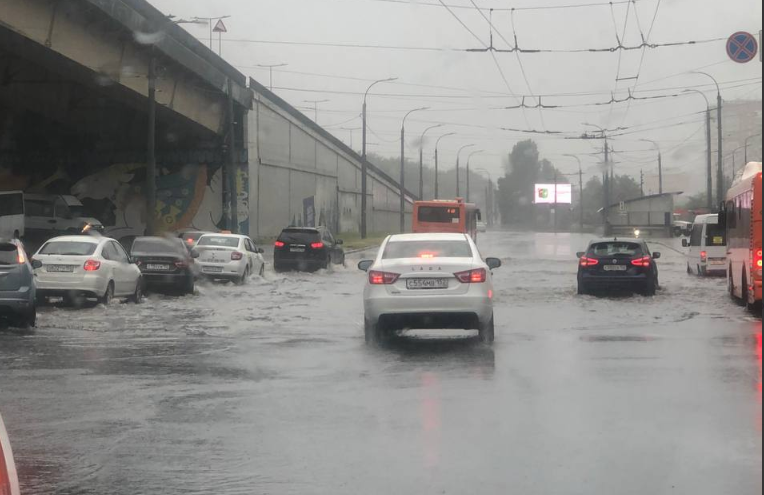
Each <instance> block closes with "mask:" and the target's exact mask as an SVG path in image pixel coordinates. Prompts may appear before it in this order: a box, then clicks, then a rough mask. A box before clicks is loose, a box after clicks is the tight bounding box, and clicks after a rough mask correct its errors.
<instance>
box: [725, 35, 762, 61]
mask: <svg viewBox="0 0 764 495" xmlns="http://www.w3.org/2000/svg"><path fill="white" fill-rule="evenodd" d="M727 54H728V55H729V56H730V58H731V59H732V60H734V61H735V62H737V63H739V64H747V63H748V62H750V61H751V60H753V59H754V58H756V55H758V54H759V42H758V41H757V40H756V37H755V36H754V35H752V34H751V33H746V32H743V31H741V32H739V33H735V34H733V35H732V36H730V39H729V41H727Z"/></svg>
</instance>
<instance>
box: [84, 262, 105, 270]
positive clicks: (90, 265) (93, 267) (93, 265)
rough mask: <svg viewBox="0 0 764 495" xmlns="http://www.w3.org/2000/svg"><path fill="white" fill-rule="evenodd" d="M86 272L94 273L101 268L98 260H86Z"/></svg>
mask: <svg viewBox="0 0 764 495" xmlns="http://www.w3.org/2000/svg"><path fill="white" fill-rule="evenodd" d="M83 268H85V271H86V272H96V271H98V270H99V269H100V268H101V262H100V261H98V260H87V261H86V262H85V265H84V267H83Z"/></svg>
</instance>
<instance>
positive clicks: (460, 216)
mask: <svg viewBox="0 0 764 495" xmlns="http://www.w3.org/2000/svg"><path fill="white" fill-rule="evenodd" d="M480 220H481V213H480V210H479V209H478V207H477V206H475V205H474V204H472V203H467V202H465V201H464V199H462V198H456V199H455V200H434V201H417V202H415V203H414V221H413V222H412V226H413V227H412V230H413V232H414V233H415V234H433V233H441V234H469V235H470V236H471V237H472V239H474V240H475V242H477V236H478V222H479V221H480Z"/></svg>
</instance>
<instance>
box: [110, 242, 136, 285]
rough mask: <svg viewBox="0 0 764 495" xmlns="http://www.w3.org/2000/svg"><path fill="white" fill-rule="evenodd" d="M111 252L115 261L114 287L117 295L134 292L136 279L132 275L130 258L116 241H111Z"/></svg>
mask: <svg viewBox="0 0 764 495" xmlns="http://www.w3.org/2000/svg"><path fill="white" fill-rule="evenodd" d="M109 254H110V256H111V257H112V261H113V263H114V289H115V292H116V294H117V295H120V296H124V295H126V294H132V293H133V291H134V290H135V285H134V281H133V280H132V277H131V276H130V266H131V265H130V258H129V257H128V255H127V253H126V252H125V250H124V249H122V246H120V245H119V244H118V243H117V242H116V241H109Z"/></svg>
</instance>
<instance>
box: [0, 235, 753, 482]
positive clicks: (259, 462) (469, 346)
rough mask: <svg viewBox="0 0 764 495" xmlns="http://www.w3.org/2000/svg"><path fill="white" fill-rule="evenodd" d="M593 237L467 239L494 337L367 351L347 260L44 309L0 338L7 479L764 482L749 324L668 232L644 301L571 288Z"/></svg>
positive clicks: (402, 343)
mask: <svg viewBox="0 0 764 495" xmlns="http://www.w3.org/2000/svg"><path fill="white" fill-rule="evenodd" d="M588 239H589V238H588V237H581V236H578V235H568V234H561V235H557V236H555V235H552V234H522V233H507V232H503V233H502V232H499V233H490V234H487V235H484V236H483V237H482V238H481V241H480V246H481V251H483V254H484V255H486V256H498V257H501V258H502V259H503V260H504V263H505V266H504V267H503V268H502V269H500V270H498V271H497V272H496V274H495V284H496V293H497V295H496V297H497V300H496V324H497V342H496V344H495V346H494V347H493V348H489V347H486V346H484V345H482V344H480V343H479V342H477V341H476V340H475V339H474V338H473V336H472V335H471V334H469V333H467V334H464V335H456V336H452V337H453V338H449V339H445V340H444V339H433V338H432V337H433V336H432V335H431V334H429V333H428V334H425V335H422V334H419V335H418V336H414V337H409V338H405V339H401V340H399V341H397V342H395V343H393V344H392V345H390V346H389V347H385V348H381V349H370V348H367V347H366V345H365V344H364V342H363V329H362V320H363V310H362V296H361V292H362V287H363V283H364V274H362V273H360V272H357V271H356V270H354V269H353V267H352V266H351V267H349V268H347V269H343V268H338V269H335V270H333V271H331V272H323V273H317V274H285V275H276V274H273V273H272V272H269V273H268V274H267V276H266V279H265V280H256V281H253V282H252V283H250V284H249V285H248V286H247V287H244V288H241V287H234V286H227V285H202V286H201V287H200V288H199V291H198V294H197V295H196V296H193V297H185V298H178V297H171V296H161V295H152V296H150V297H149V298H148V299H147V300H146V301H145V302H144V304H142V305H140V306H137V307H136V306H134V305H128V304H118V303H115V304H113V305H111V306H109V307H104V306H99V307H96V308H92V309H86V310H73V309H67V308H53V307H48V308H44V309H43V310H42V311H41V314H40V317H39V328H38V329H37V330H36V331H34V332H33V333H30V334H19V333H16V332H13V331H10V330H6V331H2V332H0V412H2V415H3V417H4V419H5V422H6V425H7V426H8V429H9V433H10V436H11V439H12V441H13V444H14V448H15V450H16V457H17V463H18V465H19V471H20V477H21V483H22V494H23V495H50V494H61V495H64V494H66V495H139V494H141V495H143V494H145V495H150V494H152V495H153V494H162V495H164V494H168V495H169V494H173V495H174V494H216V495H252V494H258V495H260V494H263V495H265V494H273V495H282V494H284V495H289V494H295V495H298V494H299V495H309V494H336V495H345V494H347V495H363V494H369V495H376V494H380V495H382V494H385V495H386V494H403V495H406V494H459V495H461V494H464V495H474V494H521V495H536V494H538V495H549V494H565V495H568V494H581V495H600V494H601V495H613V494H618V495H632V494H633V495H645V494H650V495H662V494H692V495H724V494H735V495H747V494H750V495H754V494H761V493H762V385H761V383H762V381H761V373H762V368H761V367H762V348H761V319H760V318H756V317H754V316H751V315H749V314H747V313H746V312H745V311H744V310H743V309H741V308H740V307H738V306H736V305H735V304H734V303H733V302H732V301H730V300H729V299H728V297H727V296H726V284H725V281H724V280H720V279H708V280H701V279H698V278H695V277H690V276H688V275H686V273H685V261H684V258H683V257H682V256H681V254H680V252H679V244H678V243H677V242H676V241H665V242H666V245H665V246H659V245H654V246H653V247H654V249H655V250H660V251H662V253H663V255H664V258H663V259H662V260H661V262H660V268H661V282H662V285H663V290H661V291H660V293H659V295H658V296H656V297H655V298H645V297H642V296H617V297H592V296H585V297H581V296H578V295H576V283H575V272H576V260H575V254H574V253H575V252H576V251H580V250H582V249H583V248H584V247H585V245H586V242H587V241H588ZM360 256H361V255H353V256H352V257H351V260H350V261H349V264H350V265H354V264H355V262H357V261H358V260H359V259H360Z"/></svg>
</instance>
